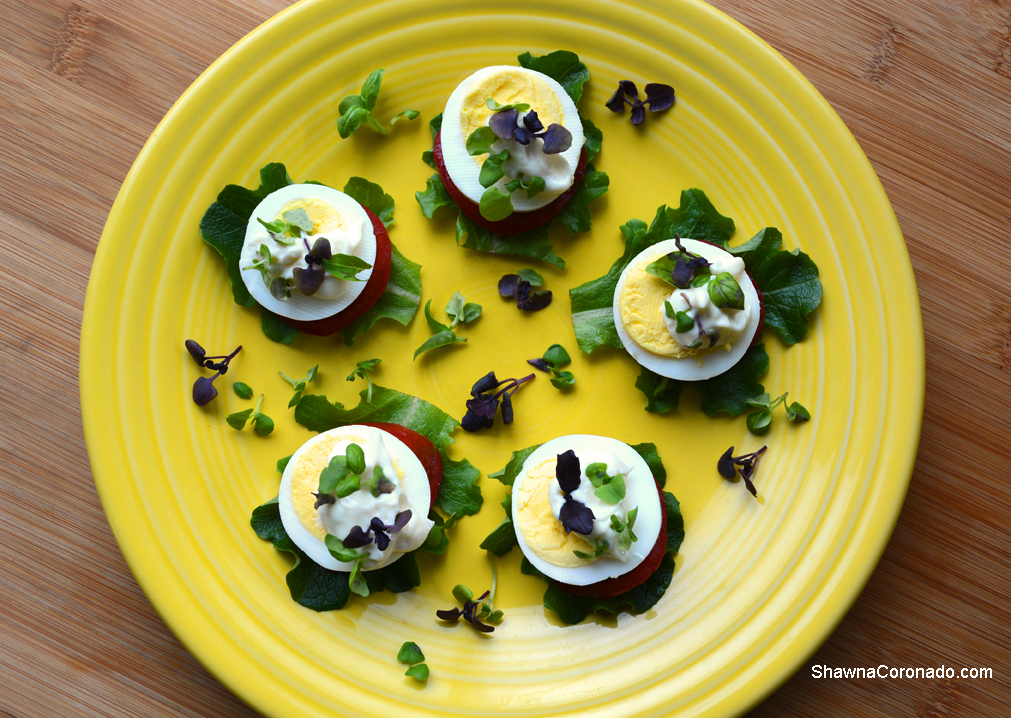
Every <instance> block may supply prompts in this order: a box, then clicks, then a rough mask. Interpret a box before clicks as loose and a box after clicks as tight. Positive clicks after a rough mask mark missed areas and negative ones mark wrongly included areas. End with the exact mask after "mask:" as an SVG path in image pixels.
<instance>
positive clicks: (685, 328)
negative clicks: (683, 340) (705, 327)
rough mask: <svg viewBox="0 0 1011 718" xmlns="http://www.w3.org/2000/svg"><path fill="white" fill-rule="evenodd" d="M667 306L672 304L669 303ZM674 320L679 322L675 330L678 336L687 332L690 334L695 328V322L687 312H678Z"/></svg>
mask: <svg viewBox="0 0 1011 718" xmlns="http://www.w3.org/2000/svg"><path fill="white" fill-rule="evenodd" d="M667 306H668V307H669V306H670V302H667ZM674 319H675V321H676V322H677V326H676V327H674V330H675V331H676V332H677V333H678V334H684V333H685V332H690V331H691V330H692V329H694V328H695V320H694V319H692V318H691V317H690V316H688V313H687V312H677V313H676V314H675V315H674Z"/></svg>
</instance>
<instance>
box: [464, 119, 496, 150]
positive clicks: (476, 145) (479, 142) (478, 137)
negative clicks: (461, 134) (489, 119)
mask: <svg viewBox="0 0 1011 718" xmlns="http://www.w3.org/2000/svg"><path fill="white" fill-rule="evenodd" d="M497 139H498V138H497V137H495V133H494V132H492V129H491V128H490V127H488V126H484V127H478V128H477V129H476V130H474V131H473V132H471V133H470V136H469V137H467V143H466V146H467V154H469V155H470V156H471V157H477V156H478V155H485V154H488V153H489V152H491V146H492V145H493V144H495V142H496V140H497Z"/></svg>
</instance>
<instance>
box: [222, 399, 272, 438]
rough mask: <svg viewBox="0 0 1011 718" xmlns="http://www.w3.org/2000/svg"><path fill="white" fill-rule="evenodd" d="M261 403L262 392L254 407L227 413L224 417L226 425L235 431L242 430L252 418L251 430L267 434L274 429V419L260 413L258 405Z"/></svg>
mask: <svg viewBox="0 0 1011 718" xmlns="http://www.w3.org/2000/svg"><path fill="white" fill-rule="evenodd" d="M262 404H263V394H260V400H259V401H257V402H256V408H255V409H246V410H245V411H237V412H235V413H234V414H229V415H228V416H226V417H225V421H227V422H228V425H229V426H230V427H232V428H233V429H235V430H236V431H242V430H243V429H245V428H246V422H247V421H249V419H250V418H252V420H253V422H252V423H253V431H255V432H256V433H257V434H259V435H260V436H268V435H269V434H270V432H272V431H273V430H274V420H273V419H271V418H270V417H269V416H267V415H266V414H262V413H260V406H261V405H262Z"/></svg>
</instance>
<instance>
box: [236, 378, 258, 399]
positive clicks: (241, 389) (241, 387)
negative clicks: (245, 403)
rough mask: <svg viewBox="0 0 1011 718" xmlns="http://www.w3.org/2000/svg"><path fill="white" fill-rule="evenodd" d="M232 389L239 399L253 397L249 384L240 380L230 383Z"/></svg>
mask: <svg viewBox="0 0 1011 718" xmlns="http://www.w3.org/2000/svg"><path fill="white" fill-rule="evenodd" d="M232 391H234V392H235V395H236V396H237V397H239V398H240V399H252V398H253V389H252V388H251V387H250V386H249V384H245V383H243V382H241V381H237V382H234V383H233V384H232Z"/></svg>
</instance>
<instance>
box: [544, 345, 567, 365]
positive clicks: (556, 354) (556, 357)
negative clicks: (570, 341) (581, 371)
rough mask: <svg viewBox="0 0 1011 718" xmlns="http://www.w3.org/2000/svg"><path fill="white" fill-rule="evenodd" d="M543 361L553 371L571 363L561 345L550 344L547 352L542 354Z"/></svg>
mask: <svg viewBox="0 0 1011 718" xmlns="http://www.w3.org/2000/svg"><path fill="white" fill-rule="evenodd" d="M543 359H544V361H546V362H547V363H548V364H549V365H550V366H551V367H553V368H555V369H559V368H561V367H563V366H565V365H566V364H570V363H571V362H572V359H571V358H570V357H569V353H568V352H567V351H565V347H563V346H562V345H561V344H552V345H551V346H550V347H548V350H547V351H546V352H544V356H543Z"/></svg>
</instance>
